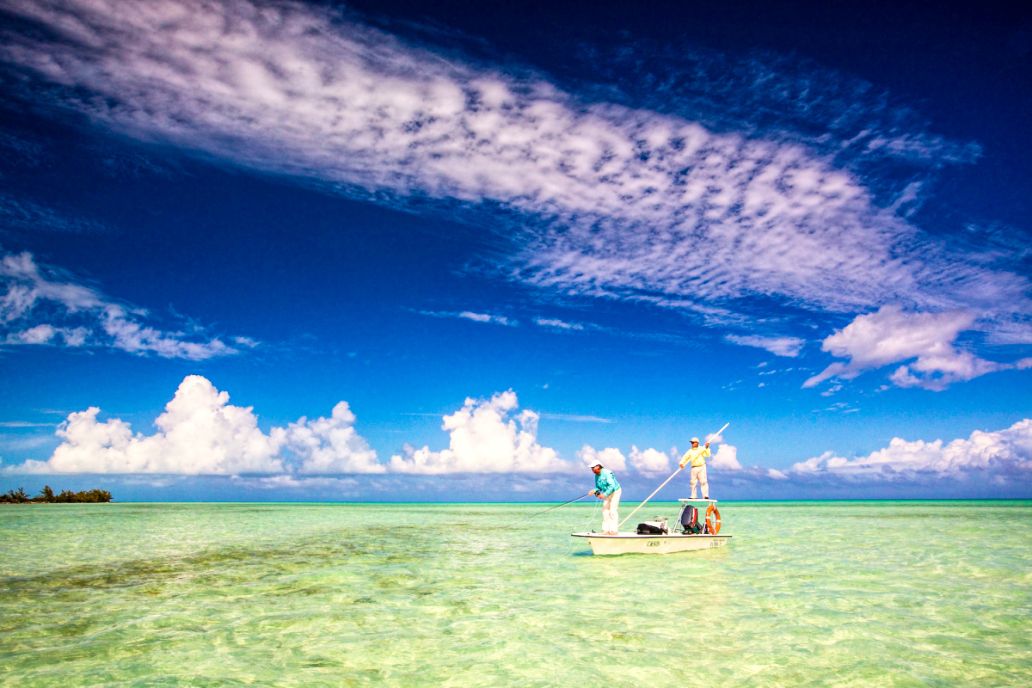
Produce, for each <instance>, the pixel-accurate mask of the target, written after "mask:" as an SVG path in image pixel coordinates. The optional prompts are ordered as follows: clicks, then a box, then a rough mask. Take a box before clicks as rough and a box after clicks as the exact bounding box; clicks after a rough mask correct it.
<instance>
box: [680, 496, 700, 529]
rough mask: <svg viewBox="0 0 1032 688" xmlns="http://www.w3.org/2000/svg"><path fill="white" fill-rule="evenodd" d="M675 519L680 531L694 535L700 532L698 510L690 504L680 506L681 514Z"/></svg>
mask: <svg viewBox="0 0 1032 688" xmlns="http://www.w3.org/2000/svg"><path fill="white" fill-rule="evenodd" d="M677 520H678V522H679V523H680V524H681V531H682V532H684V533H685V534H687V535H695V534H697V533H701V532H702V526H700V525H699V510H698V509H696V508H695V507H694V506H692V505H691V504H685V505H684V506H683V507H681V515H680V516H679V517H678V518H677Z"/></svg>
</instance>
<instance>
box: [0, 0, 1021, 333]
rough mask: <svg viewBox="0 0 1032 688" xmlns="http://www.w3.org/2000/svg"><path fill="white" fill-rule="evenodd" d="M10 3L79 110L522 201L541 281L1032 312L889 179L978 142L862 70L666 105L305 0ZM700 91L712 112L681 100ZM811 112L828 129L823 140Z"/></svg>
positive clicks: (394, 178) (116, 124)
mask: <svg viewBox="0 0 1032 688" xmlns="http://www.w3.org/2000/svg"><path fill="white" fill-rule="evenodd" d="M0 6H2V7H4V8H5V10H6V12H7V13H8V14H10V15H13V16H16V17H17V18H18V19H19V20H21V22H22V24H21V25H22V26H24V25H25V23H28V24H30V25H34V26H35V27H36V28H39V29H42V30H33V31H22V32H13V31H8V32H7V33H6V35H4V37H3V38H4V41H3V47H2V48H0V50H2V52H0V55H2V56H3V58H4V59H5V60H6V61H7V62H8V63H10V64H13V65H17V66H18V67H19V68H21V69H23V70H26V71H27V72H28V73H31V74H33V75H35V76H36V77H39V78H42V79H44V80H46V81H47V82H49V83H50V84H57V85H59V86H60V87H62V88H58V89H53V88H50V89H49V90H47V91H46V93H47V94H48V95H47V96H46V97H49V98H51V99H53V100H54V101H56V102H57V103H59V104H61V105H65V106H72V107H75V108H78V109H80V110H82V111H84V112H86V113H88V114H89V115H90V116H91V117H93V118H94V119H95V120H96V121H98V122H100V123H103V124H104V125H106V126H109V127H112V128H114V129H117V130H118V131H119V132H121V133H126V134H129V135H133V136H136V137H138V138H141V139H145V140H156V141H162V142H168V143H172V144H176V145H180V146H183V147H186V148H189V149H192V150H195V151H199V152H201V153H203V154H205V155H208V156H214V157H216V158H219V159H222V160H225V161H229V162H231V163H234V164H238V165H244V166H248V167H251V168H255V169H260V170H270V171H275V172H277V173H285V174H290V175H295V176H297V177H300V178H305V179H309V180H315V181H319V182H325V183H327V185H328V186H331V187H332V188H333V189H336V190H342V191H343V192H344V193H347V194H351V195H353V196H359V197H366V198H375V199H377V200H378V201H379V202H385V203H406V202H407V199H409V198H414V197H419V198H421V199H437V200H439V201H441V202H444V203H458V204H464V205H467V206H468V207H470V208H475V207H479V205H480V204H482V203H484V202H487V203H489V204H492V205H493V206H498V207H501V208H505V209H508V210H509V211H512V212H513V213H515V214H516V215H517V216H519V218H520V219H519V221H514V222H511V223H506V224H505V229H504V231H506V232H509V233H513V234H515V235H516V237H517V238H518V241H517V242H516V244H517V246H518V247H519V248H517V250H516V251H515V252H514V253H513V254H512V255H511V256H510V257H509V259H508V261H507V264H506V265H505V266H504V268H503V271H504V272H505V274H508V275H510V276H512V277H513V278H514V279H518V280H521V281H523V282H525V283H527V284H530V285H535V286H538V287H541V288H544V289H549V290H555V291H558V292H561V293H564V294H569V295H581V296H589V297H605V298H615V299H626V300H638V301H643V302H647V303H652V304H656V305H662V306H664V307H668V308H677V309H682V310H689V311H692V312H696V313H708V315H704V317H706V318H734V317H735V313H736V310H739V309H741V308H743V307H744V306H742V304H740V303H738V302H739V301H740V300H742V299H749V298H752V297H757V296H759V297H769V298H772V299H776V300H779V301H781V302H788V303H792V304H796V305H800V306H803V307H805V308H811V309H817V310H823V311H833V312H840V313H853V312H858V311H861V310H864V309H867V308H870V307H871V305H872V304H874V305H881V304H885V303H900V304H903V305H905V306H907V307H909V308H914V309H922V310H928V311H947V310H956V309H970V308H977V309H981V310H982V311H986V312H990V313H992V314H994V317H995V318H996V319H997V320H998V321H1000V322H1004V323H1006V322H1009V321H1010V320H1011V319H1012V316H1013V315H1014V314H1016V313H1017V314H1020V313H1027V312H1028V311H1029V303H1028V298H1027V289H1028V281H1027V279H1026V278H1025V277H1024V276H1022V275H1021V274H1020V273H1019V272H1015V271H1014V270H1011V269H1008V267H1007V266H1006V265H1004V266H1003V267H993V266H991V265H989V264H988V263H985V262H979V261H977V260H970V259H969V258H970V257H969V256H967V255H965V256H964V257H963V259H962V258H961V257H959V256H957V255H955V254H954V253H953V252H952V251H951V250H950V248H949V246H948V245H947V244H945V243H941V242H938V241H935V240H933V239H931V238H930V237H929V236H928V235H927V234H925V233H923V232H922V231H921V230H920V229H919V228H917V227H915V226H913V225H911V224H910V223H909V221H908V219H907V218H906V217H905V216H904V215H902V214H900V213H901V208H902V207H903V206H912V205H914V204H915V203H917V202H919V200H920V199H919V198H918V196H919V194H920V193H922V189H923V186H922V185H921V184H919V183H914V182H913V181H912V180H910V181H908V184H907V186H906V187H905V188H904V189H901V190H900V191H899V192H898V193H895V194H892V193H886V190H885V187H887V186H891V184H890V183H889V182H888V181H887V180H888V179H889V178H891V175H885V176H883V177H879V176H877V173H876V172H874V170H877V169H878V166H879V165H881V166H884V164H885V163H886V161H890V162H891V161H895V162H902V163H905V164H908V165H912V166H913V165H921V166H923V169H926V170H936V169H939V168H941V167H942V166H944V165H948V164H958V163H966V162H970V161H972V160H974V159H975V158H977V155H978V149H977V146H971V145H965V144H953V143H952V142H949V141H947V140H945V139H943V138H942V137H938V136H935V135H933V134H929V133H927V132H926V131H924V130H923V129H922V128H921V126H920V125H919V124H918V123H917V122H916V120H915V118H913V117H900V116H899V112H897V111H895V110H894V109H893V108H892V107H890V106H888V105H887V104H886V98H885V96H884V94H879V93H876V92H873V91H872V89H870V88H869V87H868V85H866V84H862V83H857V82H855V81H851V80H848V79H845V78H843V77H841V75H837V80H836V79H835V78H830V77H829V76H828V75H827V74H826V73H824V72H820V71H819V70H816V69H812V68H810V69H809V71H807V69H806V68H804V67H801V66H800V65H798V64H795V63H791V62H790V61H788V60H787V59H781V60H780V61H779V60H766V61H760V60H742V61H740V62H733V61H730V60H728V59H727V58H721V57H718V56H713V55H708V54H707V55H701V54H700V55H698V56H695V57H699V58H700V59H697V60H694V62H693V64H694V65H695V67H693V69H695V70H701V72H700V73H699V74H694V73H693V72H691V71H689V72H687V73H678V74H675V75H667V76H666V77H663V78H661V79H660V83H659V84H658V87H657V88H656V89H654V90H656V91H657V93H660V94H661V95H662V97H663V98H665V99H666V101H667V106H666V107H660V106H659V103H655V104H653V103H652V102H651V101H646V100H643V101H641V102H648V104H649V105H651V106H652V107H646V106H642V105H641V103H636V102H635V99H634V97H633V93H632V94H630V95H628V92H624V91H621V90H620V88H619V87H615V86H614V87H613V90H614V93H612V94H610V95H611V96H612V97H609V96H607V97H606V98H604V99H602V98H598V97H594V96H592V93H593V91H591V89H585V91H584V92H583V93H579V92H577V91H576V88H575V87H570V88H567V89H564V88H561V87H559V86H558V85H556V84H555V83H553V82H551V81H550V80H549V79H548V78H546V77H545V76H543V75H540V74H535V73H533V72H532V71H531V70H526V69H524V70H522V71H521V72H520V73H519V74H516V73H514V72H513V71H512V70H509V71H505V70H503V69H501V68H498V67H494V66H490V65H485V64H483V63H480V62H477V61H475V60H472V59H468V58H464V57H463V56H462V55H459V54H456V53H454V52H452V51H449V50H443V49H438V48H433V47H432V46H428V45H416V44H414V43H412V42H406V41H404V40H401V39H399V38H398V37H397V36H394V35H390V34H387V33H384V32H382V31H379V30H376V29H373V28H370V27H369V26H366V25H363V24H361V23H359V22H356V21H354V20H353V19H351V18H349V17H348V16H342V15H340V14H337V13H333V12H330V11H327V10H322V9H316V8H312V7H306V6H303V5H300V4H294V3H278V4H265V3H253V2H249V1H246V0H229V1H227V2H223V3H218V4H215V5H212V4H210V3H204V2H201V1H200V0H169V1H167V2H162V3H160V4H154V3H137V4H128V5H127V4H125V3H120V2H115V1H114V0H106V1H105V0H93V1H90V2H86V0H64V1H61V0H51V1H49V2H36V3H17V2H13V1H11V0H0ZM689 62H691V61H689ZM604 70H605V65H604V64H603V65H602V66H600V68H599V71H600V72H603V71H604ZM714 74H719V76H720V77H721V78H706V77H707V75H708V76H710V77H712V76H713V75H714ZM832 76H836V75H832ZM693 77H698V78H693ZM674 82H677V83H680V84H682V86H680V88H681V90H682V91H686V92H687V95H685V94H678V93H677V92H676V89H677V88H678V87H675V86H674ZM650 83H654V82H650ZM683 84H687V85H686V86H685V85H683ZM707 89H709V90H707ZM594 92H597V91H594ZM679 96H680V97H682V98H687V101H686V102H687V103H688V104H691V105H693V106H695V107H694V109H692V108H687V107H685V108H680V109H679V108H678V107H675V106H672V105H670V103H674V102H675V101H676V98H677V97H679ZM657 97H658V96H657ZM707 102H708V103H710V105H709V107H708V108H707V107H704V105H705V103H707ZM721 110H723V111H724V112H726V113H728V114H725V115H724V116H723V117H722V118H720V117H714V116H708V117H707V116H702V117H700V118H694V117H692V116H691V114H690V113H691V112H693V111H696V112H702V113H704V114H705V113H707V112H708V113H709V114H710V115H712V113H714V112H719V111H721ZM755 112H762V113H764V116H765V117H767V118H768V119H772V120H773V121H772V122H768V123H767V124H765V125H762V126H761V125H760V123H759V122H758V120H757V119H756V115H755V114H752V115H750V114H749V113H755ZM736 118H737V119H736ZM815 120H819V121H816V122H815ZM811 122H813V123H816V124H818V125H819V126H817V127H816V128H817V129H820V130H821V131H822V137H823V138H822V137H819V136H813V135H809V136H808V135H803V134H801V133H800V132H801V131H802V130H804V129H806V128H807V124H808V123H811ZM735 125H737V126H735ZM866 163H870V164H866ZM929 174H931V172H929ZM527 216H531V218H532V221H524V220H525V218H526V217H527ZM781 350H782V351H785V352H790V351H792V345H791V344H787V343H786V344H784V348H782V349H781ZM775 353H776V352H775Z"/></svg>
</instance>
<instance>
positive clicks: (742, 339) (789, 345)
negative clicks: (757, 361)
mask: <svg viewBox="0 0 1032 688" xmlns="http://www.w3.org/2000/svg"><path fill="white" fill-rule="evenodd" d="M724 339H726V340H727V341H729V342H731V343H732V344H739V345H741V346H752V347H756V348H758V349H766V350H767V351H769V352H771V353H772V354H774V355H775V356H784V357H786V358H795V357H796V356H798V355H799V352H800V351H801V350H802V348H803V345H804V344H805V343H806V341H805V340H803V339H800V338H799V337H761V336H758V335H737V334H729V335H727V336H725V337H724Z"/></svg>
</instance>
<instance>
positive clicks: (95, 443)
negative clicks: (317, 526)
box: [13, 375, 284, 475]
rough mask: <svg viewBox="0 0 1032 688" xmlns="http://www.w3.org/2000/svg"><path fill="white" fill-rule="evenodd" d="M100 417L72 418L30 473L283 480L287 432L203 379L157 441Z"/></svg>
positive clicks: (186, 386)
mask: <svg viewBox="0 0 1032 688" xmlns="http://www.w3.org/2000/svg"><path fill="white" fill-rule="evenodd" d="M99 413H100V409H99V408H97V407H95V406H94V407H90V408H88V409H87V410H85V411H79V412H75V413H72V414H69V416H68V418H67V419H66V420H65V422H63V423H62V424H61V425H60V426H59V427H58V430H57V436H58V437H60V438H61V439H62V440H63V441H62V443H61V445H60V446H58V447H57V449H55V450H54V453H53V455H52V456H51V457H50V459H49V460H48V461H27V462H26V463H25V464H23V465H22V466H16V467H14V468H13V470H16V471H18V472H28V473H35V472H39V473H173V474H174V473H180V474H190V475H197V474H214V475H230V474H235V473H248V472H254V473H278V472H282V471H283V470H284V464H283V462H282V460H281V459H280V458H279V457H278V452H279V449H280V447H281V446H282V444H283V441H284V432H283V431H282V430H279V431H276V430H274V431H273V432H272V433H271V434H270V435H266V434H265V433H263V432H262V431H261V430H260V429H259V428H258V419H257V418H256V417H255V415H254V414H253V413H252V412H251V409H250V408H243V407H239V406H233V405H231V404H230V403H229V395H228V394H227V393H226V392H220V391H218V390H217V389H215V387H214V386H213V385H212V384H211V382H209V381H208V380H207V379H205V378H203V377H200V376H198V375H190V376H188V377H186V378H185V379H184V380H183V382H182V384H180V385H179V389H177V390H176V394H175V396H174V397H173V399H172V400H171V401H170V402H169V403H168V404H167V405H166V406H165V411H164V413H162V414H161V415H160V416H158V418H157V420H156V421H155V425H156V426H157V428H158V431H157V432H156V433H155V434H153V435H142V434H134V433H133V431H132V428H131V427H130V425H129V424H128V423H126V422H125V421H122V420H120V419H118V418H112V419H110V420H107V421H104V422H99V421H98V420H97V416H98V414H99Z"/></svg>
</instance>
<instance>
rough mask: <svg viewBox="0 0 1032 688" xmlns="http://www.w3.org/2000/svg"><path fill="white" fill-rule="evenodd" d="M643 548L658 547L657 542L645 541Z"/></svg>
mask: <svg viewBox="0 0 1032 688" xmlns="http://www.w3.org/2000/svg"><path fill="white" fill-rule="evenodd" d="M645 546H646V547H659V540H646V541H645Z"/></svg>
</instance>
